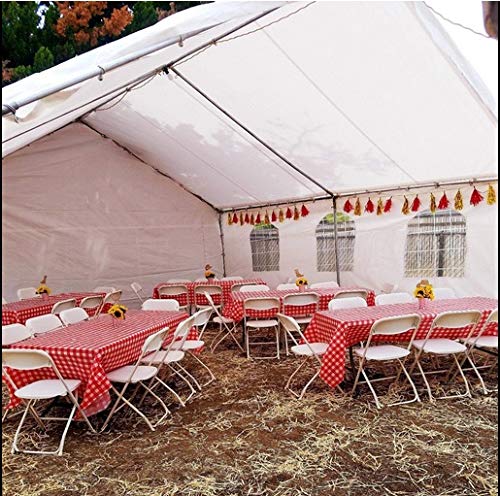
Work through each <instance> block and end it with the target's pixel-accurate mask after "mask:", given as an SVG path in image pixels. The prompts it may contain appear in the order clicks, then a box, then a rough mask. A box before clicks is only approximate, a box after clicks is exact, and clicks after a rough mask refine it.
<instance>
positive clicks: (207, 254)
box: [2, 124, 222, 301]
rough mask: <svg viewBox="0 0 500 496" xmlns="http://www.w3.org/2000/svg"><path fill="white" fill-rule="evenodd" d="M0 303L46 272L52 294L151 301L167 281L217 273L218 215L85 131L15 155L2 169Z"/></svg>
mask: <svg viewBox="0 0 500 496" xmlns="http://www.w3.org/2000/svg"><path fill="white" fill-rule="evenodd" d="M2 180H3V188H2V208H3V211H2V213H3V215H2V232H3V236H2V242H3V243H2V244H3V251H2V295H3V296H4V297H6V298H7V300H9V301H12V300H15V299H16V289H17V288H19V287H24V286H33V285H36V284H37V283H38V281H39V280H40V279H41V277H42V276H43V275H44V274H47V275H48V284H49V286H50V287H51V288H52V289H53V290H54V291H56V292H63V291H69V290H72V291H75V290H87V291H88V290H91V289H92V288H93V287H94V286H96V285H98V284H99V285H112V286H116V285H118V286H119V287H121V288H123V289H124V291H125V297H126V298H129V297H130V296H131V295H130V293H131V290H130V288H129V284H130V283H131V282H132V281H134V280H136V281H138V282H139V283H140V284H142V285H143V286H144V288H145V289H146V291H147V292H148V293H149V292H150V291H151V289H152V287H153V286H154V285H155V284H157V283H158V282H161V281H162V280H164V279H167V278H169V277H173V276H174V275H176V276H182V277H188V278H193V279H194V278H196V277H199V276H200V275H201V274H202V273H203V266H204V264H205V263H211V264H212V265H213V266H214V267H215V268H216V269H217V270H219V271H222V258H221V240H220V232H219V227H218V216H217V214H216V213H215V211H214V210H213V209H212V208H210V207H209V206H208V205H206V204H205V203H203V202H201V201H200V200H198V199H196V198H195V197H193V196H192V195H191V194H189V193H188V192H186V191H185V190H183V189H182V188H180V187H179V186H177V185H176V184H174V183H173V182H172V181H170V180H169V179H167V178H165V177H162V176H160V175H159V174H158V173H156V172H154V171H153V170H152V169H151V168H150V167H148V166H147V165H145V164H143V163H141V162H139V161H137V160H136V159H135V158H134V157H132V156H131V155H130V154H128V153H127V152H126V151H124V150H123V149H121V148H120V147H118V146H117V145H115V144H114V143H112V142H111V141H110V140H106V139H103V138H102V137H101V136H99V135H98V134H97V133H95V132H94V131H92V130H91V129H89V128H88V127H87V126H85V125H83V124H73V125H70V126H68V127H66V128H64V129H62V130H60V131H57V132H56V133H54V134H52V135H50V136H47V137H46V138H44V139H42V140H40V141H38V142H37V143H35V144H33V145H31V146H29V147H26V148H24V149H23V150H21V151H19V152H16V153H14V154H13V155H11V156H9V157H8V158H7V159H5V160H4V163H3V166H2Z"/></svg>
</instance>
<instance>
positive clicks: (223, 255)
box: [218, 212, 227, 277]
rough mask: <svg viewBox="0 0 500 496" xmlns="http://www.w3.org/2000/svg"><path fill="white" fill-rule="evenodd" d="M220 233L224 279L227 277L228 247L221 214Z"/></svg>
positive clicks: (220, 214)
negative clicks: (225, 241)
mask: <svg viewBox="0 0 500 496" xmlns="http://www.w3.org/2000/svg"><path fill="white" fill-rule="evenodd" d="M218 216H219V233H220V244H221V249H222V253H221V255H222V274H223V276H224V277H226V276H227V274H226V247H225V243H224V230H223V225H222V213H221V212H219V214H218Z"/></svg>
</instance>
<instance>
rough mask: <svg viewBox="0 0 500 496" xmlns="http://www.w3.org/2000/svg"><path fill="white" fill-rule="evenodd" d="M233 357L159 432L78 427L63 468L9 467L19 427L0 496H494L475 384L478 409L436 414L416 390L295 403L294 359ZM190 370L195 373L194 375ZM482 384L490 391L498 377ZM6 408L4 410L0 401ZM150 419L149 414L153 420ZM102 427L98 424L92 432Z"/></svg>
mask: <svg viewBox="0 0 500 496" xmlns="http://www.w3.org/2000/svg"><path fill="white" fill-rule="evenodd" d="M206 337H207V338H208V339H209V335H206ZM230 348H231V346H230V344H229V342H227V346H224V345H222V346H221V347H220V348H219V349H218V350H217V351H216V353H215V354H214V355H212V354H211V353H210V352H207V351H205V352H204V353H203V355H202V357H203V358H204V359H205V361H206V363H208V364H209V365H210V367H211V368H212V370H213V371H214V373H215V375H216V376H217V379H218V380H217V381H216V382H214V383H212V384H210V385H209V386H207V387H206V388H204V390H203V392H202V393H200V394H198V395H197V396H196V397H194V398H193V399H192V400H191V401H190V402H189V403H188V405H187V406H186V407H185V408H180V407H179V406H177V405H176V404H175V402H174V401H173V399H172V401H171V402H170V400H171V398H170V397H169V406H170V405H171V409H172V411H173V415H172V416H171V417H170V418H169V419H168V420H167V421H166V422H165V423H164V424H163V425H161V426H159V427H158V428H157V430H156V431H155V432H151V431H150V430H149V429H148V428H147V426H146V425H145V424H144V423H143V422H142V421H139V419H138V417H137V416H128V413H127V412H126V410H122V411H121V412H119V414H118V415H117V416H116V417H115V419H114V421H113V423H112V425H111V427H110V429H109V430H108V431H107V432H106V433H103V434H98V435H95V434H90V433H88V432H87V431H86V430H85V428H84V427H83V425H80V423H78V424H73V425H72V426H71V428H70V431H69V433H68V437H67V440H66V445H65V453H64V455H63V456H62V457H53V456H45V457H40V456H34V455H31V456H29V455H15V456H14V455H11V454H10V447H11V443H12V437H13V434H14V430H15V427H16V426H17V422H18V420H19V418H18V417H17V418H13V419H10V420H7V422H6V423H5V424H4V425H3V435H2V444H3V455H2V469H3V481H2V488H3V494H4V495H5V496H28V495H29V496H42V495H43V496H70V495H71V496H72V495H88V496H104V495H107V496H115V495H117V496H118V495H122V496H174V495H175V496H243V495H247V496H261V495H262V496H330V495H339V496H343V495H349V496H376V495H388V496H393V495H419V496H445V495H446V496H455V495H464V496H473V495H477V496H479V495H481V496H492V495H497V494H498V491H497V419H498V415H497V413H498V412H497V408H498V399H497V394H496V393H494V394H491V395H488V396H484V395H483V394H482V393H481V392H480V391H479V390H478V389H477V387H476V386H477V383H476V382H475V381H474V382H473V385H474V386H475V389H474V398H473V399H472V400H470V399H467V400H458V401H457V400H445V401H438V402H437V403H435V404H431V403H430V402H429V401H428V399H427V398H426V397H425V396H424V394H423V391H422V388H421V385H420V387H419V389H420V390H421V391H422V398H423V402H422V403H420V404H418V403H414V404H411V405H404V406H400V407H392V408H386V409H383V410H381V411H378V410H377V409H376V408H375V407H374V404H373V401H372V397H371V395H370V394H369V392H368V391H367V390H366V389H364V388H363V389H362V390H361V394H360V396H359V397H358V398H356V399H352V398H351V397H349V396H348V395H346V396H341V395H340V394H339V392H338V391H333V390H331V389H329V388H327V387H326V385H325V384H324V383H322V381H321V380H318V381H317V382H316V383H315V384H314V386H313V387H312V388H311V389H310V392H309V393H308V394H307V395H306V397H305V399H304V400H302V401H298V400H296V399H295V398H294V397H293V396H291V395H290V394H289V393H288V392H286V391H284V389H283V386H284V384H285V382H286V380H287V378H288V376H289V375H290V374H291V372H292V371H293V370H294V369H295V367H296V366H297V359H296V358H293V357H288V358H284V359H282V360H281V361H279V362H278V361H276V360H274V361H248V360H246V359H245V358H244V357H242V356H241V354H240V353H238V352H236V351H235V350H234V349H230ZM192 370H199V369H196V368H195V367H194V365H193V368H192ZM312 371H313V368H309V369H306V370H305V371H304V372H303V373H302V374H301V375H300V376H299V377H298V384H299V385H300V384H305V382H307V380H308V379H309V377H311V375H312V373H311V372H312ZM487 379H488V383H489V384H490V385H491V386H492V387H493V385H494V384H495V383H496V381H497V374H496V373H495V372H492V373H491V374H490V375H488V376H487ZM176 385H177V386H178V390H179V391H181V392H183V393H186V389H187V388H185V387H182V386H181V385H180V384H177V383H176ZM349 385H350V382H349V381H347V385H346V391H349V388H348V386H349ZM394 394H401V391H399V392H396V393H394V392H393V393H392V394H391V396H393V395H394ZM3 396H4V399H3V401H4V402H5V391H4V395H3ZM153 408H154V405H153V404H151V405H148V407H147V408H146V411H148V412H149V413H150V415H152V416H153V415H154V413H155V411H156V410H154V409H153ZM126 413H127V415H126ZM103 419H104V415H103V414H100V415H99V416H97V418H95V417H93V418H92V421H93V422H96V423H98V424H99V423H101V422H102V421H103ZM57 429H59V427H57ZM32 432H33V431H32ZM58 432H59V431H58ZM54 434H57V432H52V431H49V432H48V433H46V434H43V433H38V434H32V435H31V439H25V441H27V442H30V441H31V442H35V443H37V444H43V446H47V443H50V442H51V441H52V444H51V446H53V445H54V443H53V441H54V440H55V437H54Z"/></svg>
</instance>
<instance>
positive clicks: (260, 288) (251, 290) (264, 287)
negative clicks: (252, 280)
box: [233, 284, 271, 293]
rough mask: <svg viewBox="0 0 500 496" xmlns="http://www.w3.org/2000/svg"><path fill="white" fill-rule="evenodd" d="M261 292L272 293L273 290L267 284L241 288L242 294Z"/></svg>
mask: <svg viewBox="0 0 500 496" xmlns="http://www.w3.org/2000/svg"><path fill="white" fill-rule="evenodd" d="M233 288H234V286H233ZM260 291H271V288H270V287H269V286H267V285H266V284H250V285H246V286H245V285H243V286H241V288H240V293H258V292H260Z"/></svg>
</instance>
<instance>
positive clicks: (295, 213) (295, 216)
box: [293, 207, 300, 220]
mask: <svg viewBox="0 0 500 496" xmlns="http://www.w3.org/2000/svg"><path fill="white" fill-rule="evenodd" d="M299 219H300V212H299V209H298V208H297V207H295V208H294V209H293V220H299Z"/></svg>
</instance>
